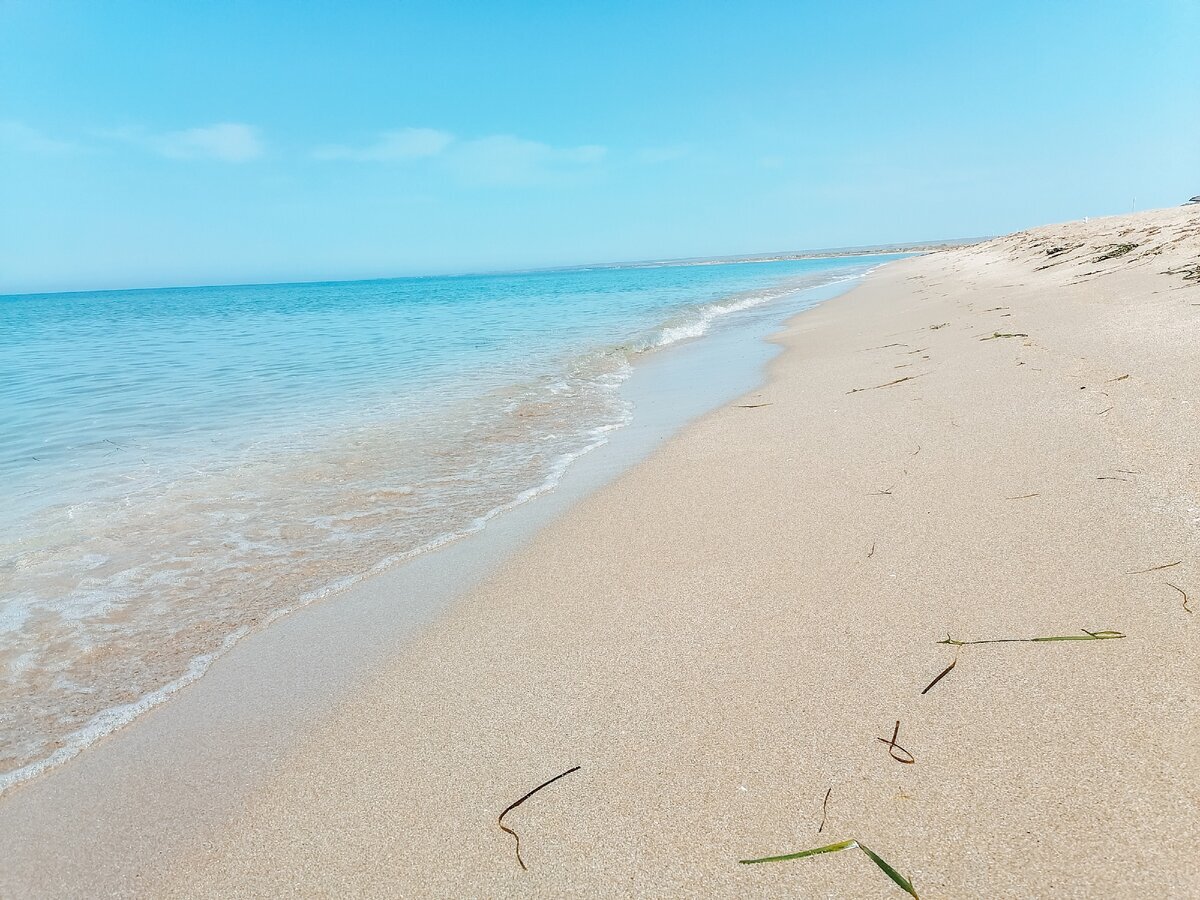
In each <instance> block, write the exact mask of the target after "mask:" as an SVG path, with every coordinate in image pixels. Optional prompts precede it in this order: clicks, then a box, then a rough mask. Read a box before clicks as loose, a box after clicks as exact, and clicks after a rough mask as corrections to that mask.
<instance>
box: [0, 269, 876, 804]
mask: <svg viewBox="0 0 1200 900" xmlns="http://www.w3.org/2000/svg"><path fill="white" fill-rule="evenodd" d="M880 261H882V258H878V257H854V258H841V259H821V260H798V261H786V262H772V263H753V264H750V263H740V264H734V263H727V264H705V265H662V266H629V267H599V268H591V269H573V270H561V271H552V272H533V273H521V274H511V275H492V276H462V277H440V278H408V279H392V280H382V281H359V282H341V283H324V284H290V285H270V286H241V287H214V288H180V289H166V290H146V291H120V292H102V293H91V294H58V295H36V296H35V295H30V296H15V297H0V477H2V478H3V483H4V484H5V485H6V486H7V488H8V490H7V491H6V502H5V504H4V505H3V507H2V508H0V679H2V680H0V691H2V692H3V695H4V698H5V703H4V704H3V706H2V707H0V789H3V787H4V786H6V785H7V784H11V783H15V781H17V780H20V779H21V778H23V777H26V776H27V775H29V774H31V773H34V772H36V771H37V770H38V769H39V768H41V767H43V766H44V765H45V764H46V763H47V762H53V761H57V760H60V759H62V758H65V757H66V756H68V755H70V754H71V753H73V752H75V751H76V750H77V749H78V748H79V747H80V746H83V745H84V744H86V743H87V742H89V741H90V740H92V739H94V738H95V737H96V736H98V735H100V734H103V733H105V732H107V731H109V730H111V729H112V728H113V727H115V726H116V725H119V724H121V723H122V722H124V721H127V720H128V719H129V718H131V717H132V716H134V715H136V714H137V713H138V712H139V711H141V710H143V709H145V708H148V707H149V706H151V705H153V704H154V703H156V702H158V701H159V700H161V699H162V698H163V697H165V696H166V695H167V694H169V692H170V691H172V690H174V689H176V688H178V687H180V686H182V685H183V684H186V683H187V682H188V681H189V680H191V679H193V678H195V677H197V676H198V675H199V674H201V673H202V672H203V670H204V668H205V667H206V666H207V665H208V663H209V662H210V661H211V659H212V658H213V657H214V656H215V655H216V654H218V653H219V652H221V651H222V650H223V649H225V648H227V647H228V646H230V645H231V643H232V642H233V641H235V640H237V638H238V637H240V636H241V635H242V634H244V633H246V631H247V630H248V629H250V628H253V627H255V626H256V625H260V624H263V623H265V622H268V621H270V620H271V619H272V618H273V617H276V616H278V615H280V614H282V613H284V612H286V611H288V610H290V609H294V608H295V607H297V606H299V605H302V604H304V603H306V602H309V601H311V600H312V599H315V598H317V597H320V596H323V595H325V594H328V593H329V592H331V591H335V590H337V589H339V588H342V587H344V586H346V585H348V584H351V583H353V582H354V581H355V580H358V579H360V578H362V577H364V576H365V575H368V574H370V573H371V572H373V571H378V570H380V569H381V568H384V567H386V566H388V565H392V564H394V563H395V562H397V561H400V560H403V559H404V558H407V557H409V556H411V555H413V554H415V553H419V552H421V551H422V550H426V549H430V548H432V547H436V546H437V545H438V544H440V543H443V542H445V541H447V540H452V539H454V538H456V537H458V536H461V535H464V534H467V533H469V532H471V531H473V530H477V529H478V528H480V527H483V525H484V524H485V523H486V522H487V520H488V519H489V518H491V517H492V516H494V515H496V514H498V513H499V512H502V511H503V510H504V509H506V508H509V507H511V506H512V505H514V504H516V503H520V502H522V501H524V500H527V499H529V498H530V497H533V496H536V494H538V493H539V492H541V491H543V490H546V489H549V488H550V487H552V486H553V485H554V483H555V482H556V481H557V479H558V477H559V476H560V475H561V474H562V472H563V470H564V469H565V468H566V466H568V465H569V463H570V461H571V460H572V459H574V458H577V457H578V456H579V455H580V454H582V453H585V452H587V451H588V450H589V449H591V448H592V447H594V446H596V445H598V444H599V443H601V442H603V440H604V435H605V434H606V433H607V432H609V431H611V430H612V429H614V428H618V427H620V426H621V425H622V424H624V423H625V422H626V421H628V419H629V417H630V415H631V414H636V411H631V410H630V409H629V408H628V404H627V403H626V402H625V401H624V400H623V398H622V397H621V395H620V393H619V390H618V389H619V386H620V384H621V382H622V381H623V380H624V378H625V377H626V376H627V374H628V372H629V369H630V366H631V365H632V364H634V363H635V361H636V359H637V358H638V356H639V355H640V354H643V353H647V352H652V351H653V350H655V349H656V348H659V347H663V346H667V345H670V344H672V343H675V342H678V341H681V340H688V339H695V338H699V337H701V336H702V335H703V334H705V333H706V332H707V331H709V330H710V329H713V328H736V327H737V326H738V323H739V322H745V321H748V320H749V319H750V317H753V316H755V315H756V314H761V313H762V312H763V311H765V310H771V311H772V314H779V313H780V311H781V310H784V309H790V308H792V307H795V308H796V309H799V308H802V305H803V303H804V300H803V296H804V295H803V291H804V290H805V289H807V288H810V287H815V286H818V285H821V284H826V283H829V282H831V281H836V280H840V279H846V278H849V277H852V276H854V275H856V274H858V273H861V272H862V271H864V270H865V269H867V268H869V267H870V266H872V265H874V264H877V263H879V262H880Z"/></svg>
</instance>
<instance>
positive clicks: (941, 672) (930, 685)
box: [921, 647, 962, 697]
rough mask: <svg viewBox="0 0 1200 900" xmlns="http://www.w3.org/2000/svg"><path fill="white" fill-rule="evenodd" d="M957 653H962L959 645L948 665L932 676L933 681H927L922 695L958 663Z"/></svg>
mask: <svg viewBox="0 0 1200 900" xmlns="http://www.w3.org/2000/svg"><path fill="white" fill-rule="evenodd" d="M959 653H962V648H961V647H960V648H959V649H958V651H957V652H956V653H955V654H954V659H952V660H951V661H950V665H948V666H946V668H944V669H942V671H940V672H938V674H937V677H936V678H934V679H933V681H931V682H929V684H927V685H925V690H923V691H921V696H922V697H924V696H925V695H926V694H928V693H929V692H930V691H931V690H932V689H933V686H934V685H935V684H937V683H938V682H939V681H941V680H942V679H943V678H945V677H946V676H947V675H949V674H950V672H951V671H952V670H953V669H954V667H955V666H957V665H958V654H959Z"/></svg>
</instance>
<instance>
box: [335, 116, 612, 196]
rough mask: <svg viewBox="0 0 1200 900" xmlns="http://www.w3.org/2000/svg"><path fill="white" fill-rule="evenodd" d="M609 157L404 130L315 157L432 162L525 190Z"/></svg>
mask: <svg viewBox="0 0 1200 900" xmlns="http://www.w3.org/2000/svg"><path fill="white" fill-rule="evenodd" d="M606 153H607V150H606V149H605V148H604V147H601V146H598V145H595V144H586V145H583V146H578V147H554V146H552V145H550V144H545V143H542V142H541V141H532V140H528V139H526V138H520V137H516V136H514V135H510V134H494V135H489V136H487V137H482V138H472V139H465V140H464V139H460V138H457V137H455V136H454V135H452V134H450V133H449V132H446V131H439V130H437V129H435V128H402V129H398V130H395V131H385V132H383V133H382V134H381V135H379V137H378V138H377V139H376V140H374V141H372V142H371V143H369V144H364V145H360V146H352V145H347V144H328V145H325V146H321V147H317V148H316V149H315V150H313V152H312V155H313V157H314V158H315V159H321V160H343V161H353V162H378V163H403V162H413V161H415V160H432V161H436V163H437V164H438V165H439V166H441V167H443V168H444V169H445V170H446V171H447V172H449V173H450V174H451V175H453V176H454V177H456V178H457V179H458V180H460V181H462V182H465V183H468V184H477V185H522V184H535V183H539V182H545V181H549V180H555V179H558V178H561V177H563V176H565V175H567V174H569V173H570V172H572V171H579V170H580V169H581V168H584V167H587V166H590V165H594V164H595V163H598V162H600V161H601V160H602V159H604V157H605V155H606Z"/></svg>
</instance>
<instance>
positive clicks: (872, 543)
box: [867, 541, 875, 559]
mask: <svg viewBox="0 0 1200 900" xmlns="http://www.w3.org/2000/svg"><path fill="white" fill-rule="evenodd" d="M874 555H875V542H874V541H872V542H871V549H870V550H868V551H867V559H870V558H871V557H872V556H874Z"/></svg>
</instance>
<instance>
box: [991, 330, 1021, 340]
mask: <svg viewBox="0 0 1200 900" xmlns="http://www.w3.org/2000/svg"><path fill="white" fill-rule="evenodd" d="M1023 337H1024V338H1027V337H1029V335H1027V334H1024V333H1022V332H1019V331H1015V332H1013V333H1011V334H1006V333H1003V332H1000V331H993V332H992V333H991V334H990V335H988V336H987V337H981V338H980V340H981V341H994V340H996V339H997V338H1023Z"/></svg>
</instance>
